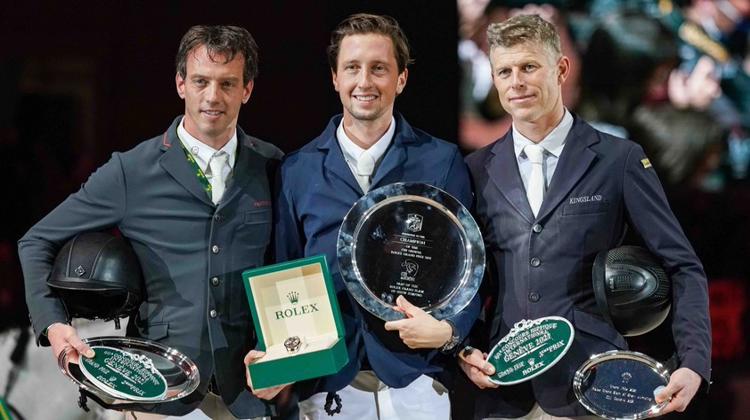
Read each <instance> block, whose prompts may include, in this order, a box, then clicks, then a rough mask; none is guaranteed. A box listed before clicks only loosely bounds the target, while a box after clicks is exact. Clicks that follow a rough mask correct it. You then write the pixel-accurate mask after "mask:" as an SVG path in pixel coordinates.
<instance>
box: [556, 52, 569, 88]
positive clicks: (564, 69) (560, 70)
mask: <svg viewBox="0 0 750 420" xmlns="http://www.w3.org/2000/svg"><path fill="white" fill-rule="evenodd" d="M569 75H570V59H569V58H568V57H566V56H562V57H560V60H559V61H558V62H557V80H558V82H559V83H560V84H563V82H565V80H566V79H567V78H568V76H569Z"/></svg>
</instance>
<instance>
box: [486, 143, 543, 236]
mask: <svg viewBox="0 0 750 420" xmlns="http://www.w3.org/2000/svg"><path fill="white" fill-rule="evenodd" d="M512 133H513V132H512V130H509V131H508V133H507V134H505V137H503V138H502V139H500V140H499V141H498V142H497V143H495V146H493V147H492V154H493V156H492V158H491V159H490V160H489V161H488V162H487V164H486V165H485V168H486V170H487V174H488V176H489V177H490V179H491V180H492V182H493V183H494V184H495V185H496V186H497V188H498V189H499V190H500V193H502V195H503V196H504V197H505V199H506V200H507V201H508V202H509V203H510V204H511V206H513V208H514V209H515V210H516V211H517V212H518V213H519V214H520V215H521V216H523V218H524V219H526V221H527V222H529V223H532V222H533V221H534V213H532V211H531V207H530V206H529V201H528V199H527V198H526V190H525V189H524V187H523V181H522V180H521V174H520V172H518V162H517V161H516V154H515V151H514V150H513V134H512Z"/></svg>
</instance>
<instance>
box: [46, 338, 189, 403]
mask: <svg viewBox="0 0 750 420" xmlns="http://www.w3.org/2000/svg"><path fill="white" fill-rule="evenodd" d="M83 342H84V343H86V344H88V345H89V347H91V348H92V349H94V352H95V353H96V355H95V356H94V358H92V359H86V360H83V361H81V365H78V364H75V363H72V362H69V361H68V352H67V351H64V352H62V353H60V356H59V358H58V366H59V367H60V370H61V371H62V373H63V374H64V375H65V376H67V377H68V378H70V379H71V380H72V381H73V382H75V383H76V384H78V386H79V387H80V388H81V389H82V390H83V391H86V392H88V393H89V394H90V395H92V396H93V397H95V399H96V400H97V402H100V403H103V404H102V405H104V406H107V407H109V408H116V407H118V406H122V405H130V404H153V403H163V402H169V401H174V400H177V399H179V398H182V397H185V396H187V395H189V394H190V393H192V392H193V391H194V390H195V389H196V388H197V387H198V384H199V383H200V375H199V373H198V367H197V366H196V365H195V363H194V362H193V361H192V360H190V359H189V358H188V357H187V356H185V355H184V354H183V353H181V352H180V351H179V350H176V349H174V348H171V347H167V346H164V345H162V344H159V343H157V342H154V341H150V340H144V339H140V338H130V337H95V338H87V339H83Z"/></svg>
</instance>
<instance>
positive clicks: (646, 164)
mask: <svg viewBox="0 0 750 420" xmlns="http://www.w3.org/2000/svg"><path fill="white" fill-rule="evenodd" d="M641 165H643V168H644V169H648V168H650V167H651V161H650V160H648V158H643V159H641Z"/></svg>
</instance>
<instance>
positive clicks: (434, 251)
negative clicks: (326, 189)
mask: <svg viewBox="0 0 750 420" xmlns="http://www.w3.org/2000/svg"><path fill="white" fill-rule="evenodd" d="M336 249H337V256H338V262H339V269H340V271H341V275H342V277H343V279H344V282H345V284H346V286H347V288H348V290H349V292H350V293H351V294H352V296H354V298H355V299H356V300H357V302H359V304H360V305H361V306H362V307H363V308H365V309H366V310H367V311H369V312H370V313H371V314H373V315H375V316H377V317H378V318H380V319H383V320H385V321H391V320H396V319H402V318H403V315H402V314H401V313H399V312H397V311H395V310H394V309H393V305H395V302H396V298H397V297H398V296H399V295H403V296H404V297H405V298H406V299H407V300H409V301H410V302H411V303H413V304H414V305H416V306H418V307H420V308H422V309H423V310H425V311H426V312H428V313H430V314H431V315H432V316H433V317H435V318H436V319H444V318H447V317H450V316H452V315H455V314H456V313H458V312H460V311H461V310H462V309H463V308H465V307H466V305H468V304H469V302H470V301H471V299H472V298H473V297H474V295H475V294H476V292H477V290H478V289H479V284H480V283H481V281H482V276H483V274H484V264H485V253H484V242H483V240H482V235H481V233H480V232H479V227H478V226H477V224H476V221H474V218H473V217H472V216H471V214H469V212H468V211H467V210H466V208H464V206H463V205H461V203H460V202H459V201H458V200H456V199H455V198H454V197H453V196H451V195H450V194H448V193H446V192H445V191H443V190H440V189H438V188H435V187H433V186H431V185H427V184H421V183H395V184H390V185H386V186H383V187H380V188H377V189H375V190H372V191H370V192H368V193H367V194H366V195H365V196H363V197H362V198H360V199H359V200H357V202H356V203H355V204H354V206H353V207H352V208H351V209H350V210H349V213H347V215H346V217H345V218H344V221H343V223H342V224H341V228H340V230H339V235H338V243H337V248H336Z"/></svg>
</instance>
